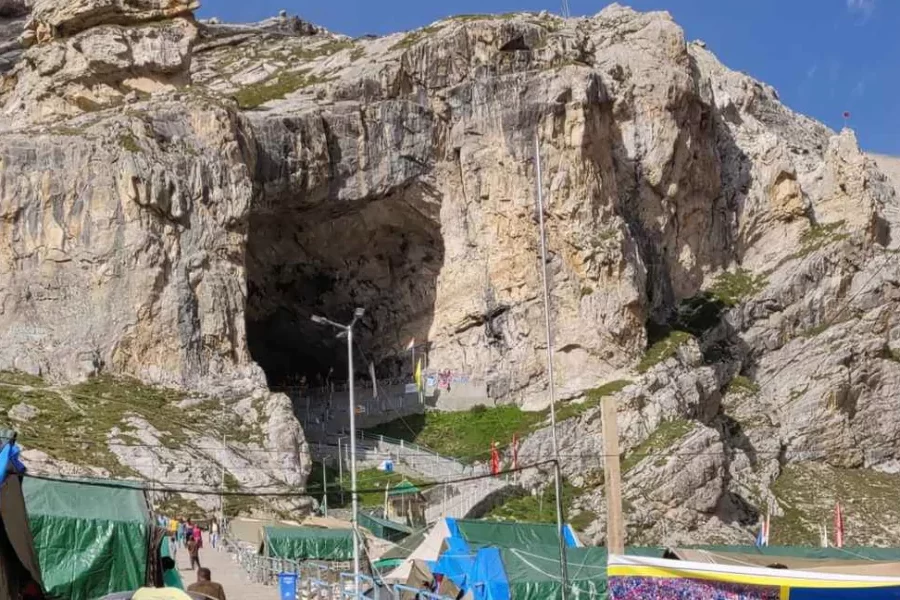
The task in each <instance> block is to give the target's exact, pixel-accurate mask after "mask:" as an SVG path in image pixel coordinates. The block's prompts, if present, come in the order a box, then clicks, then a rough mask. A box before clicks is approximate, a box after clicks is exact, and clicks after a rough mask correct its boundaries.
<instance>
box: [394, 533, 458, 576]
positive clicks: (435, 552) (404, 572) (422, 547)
mask: <svg viewBox="0 0 900 600" xmlns="http://www.w3.org/2000/svg"><path fill="white" fill-rule="evenodd" d="M447 537H450V528H449V527H448V526H447V519H441V520H440V521H438V522H437V523H435V524H434V526H433V527H432V528H431V529H430V530H429V531H428V533H427V534H426V535H425V536H424V538H423V539H422V541H421V543H420V544H419V545H418V546H416V548H415V549H414V550H413V551H412V552H410V554H409V556H407V557H406V560H404V561H403V564H401V565H400V566H399V567H397V568H396V569H394V570H393V571H391V572H390V573H388V574H387V575H385V577H384V579H385V581H392V582H393V581H406V580H407V578H408V577H409V572H410V569H411V568H412V565H413V561H415V560H437V559H438V558H440V555H441V547H442V545H443V543H444V538H447Z"/></svg>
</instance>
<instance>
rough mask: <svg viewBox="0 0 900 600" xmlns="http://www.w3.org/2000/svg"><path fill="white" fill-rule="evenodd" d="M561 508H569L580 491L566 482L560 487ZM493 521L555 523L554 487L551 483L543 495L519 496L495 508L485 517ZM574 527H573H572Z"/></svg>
mask: <svg viewBox="0 0 900 600" xmlns="http://www.w3.org/2000/svg"><path fill="white" fill-rule="evenodd" d="M562 488H563V489H562V497H563V506H571V505H572V502H573V501H574V500H575V498H577V497H578V496H579V495H580V494H581V493H582V489H581V488H578V487H575V486H574V485H572V484H571V483H569V482H568V481H566V480H563V486H562ZM485 518H486V519H493V520H495V521H519V522H527V523H556V486H554V485H553V484H552V483H551V484H550V485H548V486H547V487H546V488H544V493H543V494H540V493H539V494H538V495H536V496H532V495H528V496H519V497H517V498H511V499H509V500H507V501H506V502H504V503H503V504H501V505H499V506H495V507H494V508H493V509H491V511H490V512H489V513H488V514H487V515H485ZM573 527H574V525H573Z"/></svg>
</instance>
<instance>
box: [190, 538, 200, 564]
mask: <svg viewBox="0 0 900 600" xmlns="http://www.w3.org/2000/svg"><path fill="white" fill-rule="evenodd" d="M187 551H188V556H190V557H191V571H193V570H194V565H197V568H198V569H200V568H201V567H200V544H199V542H197V540H195V539H194V538H190V539H188V542H187Z"/></svg>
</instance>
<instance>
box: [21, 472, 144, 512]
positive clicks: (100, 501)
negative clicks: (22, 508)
mask: <svg viewBox="0 0 900 600" xmlns="http://www.w3.org/2000/svg"><path fill="white" fill-rule="evenodd" d="M114 483H115V487H113V486H112V485H109V484H108V483H107V484H105V485H97V484H96V482H91V481H90V480H71V481H59V480H52V481H51V480H47V479H37V478H35V477H26V478H25V480H24V483H23V485H22V491H23V493H24V495H25V504H26V505H27V506H28V514H29V515H31V516H34V515H44V516H52V517H68V518H73V519H87V520H95V521H121V522H147V521H148V520H149V519H150V509H149V507H148V505H147V498H146V496H145V495H144V490H143V489H142V488H140V487H139V486H137V485H136V484H134V483H132V482H121V481H119V482H114Z"/></svg>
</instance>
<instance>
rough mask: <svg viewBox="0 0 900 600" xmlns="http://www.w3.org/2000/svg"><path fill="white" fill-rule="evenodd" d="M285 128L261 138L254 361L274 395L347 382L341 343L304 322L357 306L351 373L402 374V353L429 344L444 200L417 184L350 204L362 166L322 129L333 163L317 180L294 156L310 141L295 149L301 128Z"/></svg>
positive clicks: (253, 226) (250, 331)
mask: <svg viewBox="0 0 900 600" xmlns="http://www.w3.org/2000/svg"><path fill="white" fill-rule="evenodd" d="M323 119H324V117H323ZM287 121H289V120H288V119H285V120H284V121H277V122H269V123H266V124H265V131H264V132H263V133H261V134H260V135H259V141H258V147H259V161H258V165H257V183H258V185H259V192H258V194H257V198H256V199H255V201H254V204H253V207H252V208H251V214H250V226H249V239H248V252H247V264H246V270H247V294H248V297H247V339H248V344H249V348H250V353H251V356H252V358H253V359H254V360H255V361H256V362H257V363H258V364H259V365H260V366H262V368H263V370H264V371H265V373H266V377H267V380H268V384H269V385H270V386H272V387H285V386H297V385H303V386H308V387H310V388H316V387H323V386H327V385H329V384H331V383H334V382H343V381H346V379H347V344H346V341H345V339H339V338H337V337H336V334H337V333H338V331H337V330H336V329H334V328H332V327H329V326H324V325H318V324H315V323H313V322H312V321H311V317H312V316H313V315H321V316H324V317H326V318H328V319H331V320H334V321H336V322H338V323H344V324H345V323H349V322H350V320H351V319H352V318H353V312H354V309H355V308H356V307H361V308H364V309H365V315H364V316H363V317H362V319H361V320H360V322H359V324H358V325H357V326H356V328H355V329H354V340H355V342H356V343H355V344H354V368H355V372H356V374H357V376H358V377H360V378H363V379H364V380H365V381H368V380H369V377H370V368H369V367H370V363H371V364H374V367H375V372H376V375H377V377H378V378H379V379H382V378H396V377H402V378H409V377H410V376H411V373H412V365H411V364H410V361H409V354H408V352H406V351H405V350H404V346H405V345H406V341H408V339H409V337H412V336H416V337H417V338H418V339H424V338H425V337H426V335H425V334H427V332H428V331H429V329H430V327H431V323H432V320H433V316H434V302H435V295H436V284H437V276H438V274H439V272H440V269H441V266H442V265H443V262H444V246H443V240H442V237H441V234H440V229H439V227H440V225H439V222H438V220H437V218H436V214H432V212H433V210H432V208H431V207H434V206H439V204H440V203H439V199H438V198H437V197H436V196H437V192H436V191H435V190H434V189H433V188H431V187H430V186H428V185H427V184H425V183H423V182H420V181H418V180H412V181H404V182H403V184H402V185H397V186H393V187H389V188H387V191H385V192H384V193H381V194H379V195H373V194H369V195H364V194H361V195H359V196H357V197H353V192H354V190H352V189H348V188H352V187H353V184H352V181H351V180H350V178H349V177H348V176H347V172H348V169H351V168H361V167H359V160H360V159H358V158H357V157H351V158H352V160H351V159H347V158H346V157H345V156H344V151H342V144H341V143H340V142H341V140H340V139H338V138H337V137H335V135H336V134H334V133H333V132H332V131H331V129H330V127H325V135H326V137H327V158H328V161H330V164H329V165H328V166H327V167H326V168H325V169H321V166H319V168H320V170H324V171H325V173H324V174H323V173H318V174H316V173H311V172H310V171H311V170H313V169H314V168H315V167H316V165H311V164H307V163H304V162H303V161H302V160H299V159H298V158H297V157H298V156H300V155H301V154H302V151H303V148H299V149H298V148H296V147H294V146H292V144H301V143H305V142H297V141H296V140H297V138H298V137H302V136H298V135H297V131H296V130H297V129H302V127H304V126H305V125H304V124H302V123H301V124H298V123H293V122H291V123H288V122H287ZM372 127H375V124H372ZM304 133H306V134H308V132H304ZM401 141H402V140H401ZM354 142H355V140H354ZM395 143H396V144H398V146H399V144H400V143H401V142H400V141H396V142H395ZM353 146H354V147H355V143H354V144H353ZM344 147H345V148H346V145H345V146H344ZM315 175H319V176H321V177H319V178H318V179H316V177H315ZM315 181H317V183H314V182H315ZM298 182H299V183H298ZM348 182H349V183H348ZM347 196H350V198H349V199H348V198H347Z"/></svg>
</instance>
